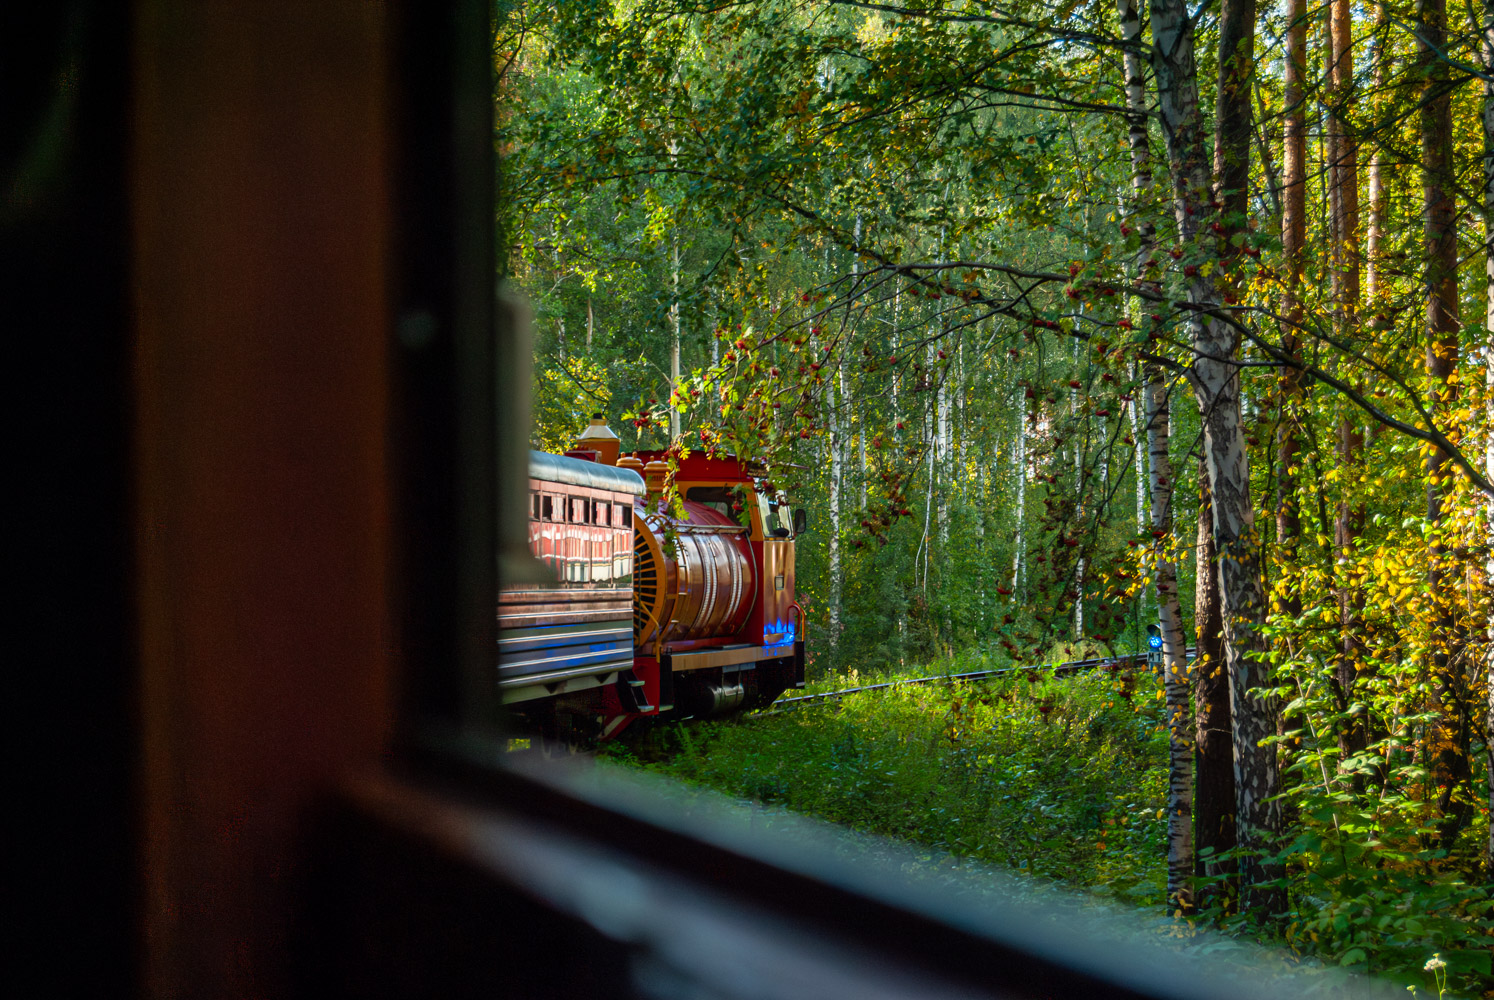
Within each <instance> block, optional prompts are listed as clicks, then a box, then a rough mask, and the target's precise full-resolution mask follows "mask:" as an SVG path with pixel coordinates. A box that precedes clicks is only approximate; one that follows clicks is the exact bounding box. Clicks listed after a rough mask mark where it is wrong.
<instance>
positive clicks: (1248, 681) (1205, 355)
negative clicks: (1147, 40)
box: [1151, 0, 1285, 915]
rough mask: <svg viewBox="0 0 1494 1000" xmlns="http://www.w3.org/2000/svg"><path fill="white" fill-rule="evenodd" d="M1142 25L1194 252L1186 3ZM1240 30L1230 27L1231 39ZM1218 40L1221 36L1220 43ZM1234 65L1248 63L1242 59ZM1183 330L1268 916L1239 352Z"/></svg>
mask: <svg viewBox="0 0 1494 1000" xmlns="http://www.w3.org/2000/svg"><path fill="white" fill-rule="evenodd" d="M1231 13H1235V11H1233V10H1232V11H1231ZM1151 23H1152V68H1153V74H1154V77H1155V79H1156V81H1157V94H1158V98H1159V105H1160V108H1161V119H1162V133H1163V136H1164V138H1165V139H1166V142H1167V153H1168V161H1169V167H1170V173H1171V174H1172V182H1173V203H1174V215H1175V218H1176V220H1177V225H1178V230H1179V234H1180V236H1181V237H1182V240H1183V242H1184V243H1195V245H1198V246H1202V245H1204V244H1201V243H1197V242H1196V241H1197V239H1198V235H1199V228H1200V226H1201V224H1202V222H1203V221H1204V219H1205V218H1206V214H1205V213H1206V212H1208V210H1209V205H1210V202H1211V201H1212V197H1211V190H1210V188H1211V184H1210V175H1209V166H1208V163H1207V161H1206V160H1205V158H1204V132H1203V121H1202V118H1201V115H1200V114H1199V108H1198V77H1197V70H1196V65H1195V60H1194V39H1193V22H1192V21H1191V20H1190V19H1189V16H1188V7H1187V5H1186V3H1184V2H1183V0H1153V3H1152V16H1151ZM1238 27H1239V25H1238V24H1232V25H1231V28H1232V29H1238ZM1225 34H1226V33H1225V32H1224V31H1223V30H1221V38H1223V37H1225ZM1222 47H1223V43H1221V48H1222ZM1241 55H1242V57H1243V58H1245V59H1247V60H1248V59H1253V54H1252V53H1250V52H1248V51H1247V52H1244V53H1242V54H1241ZM1221 62H1222V63H1223V64H1225V65H1226V66H1229V65H1230V64H1231V60H1230V58H1228V57H1226V56H1225V55H1221ZM1232 124H1238V123H1232ZM1188 300H1189V301H1190V302H1191V303H1192V304H1193V305H1194V306H1197V307H1201V308H1207V309H1213V308H1217V307H1218V305H1219V298H1218V292H1217V290H1216V288H1215V285H1214V281H1213V279H1212V277H1210V276H1208V275H1205V274H1203V273H1202V270H1200V272H1199V273H1198V274H1197V275H1196V276H1195V277H1193V278H1192V279H1191V280H1190V282H1189V284H1188ZM1191 326H1192V329H1191V331H1190V332H1191V334H1192V341H1193V350H1194V354H1195V357H1194V359H1193V363H1192V376H1193V378H1192V381H1193V388H1194V394H1195V397H1196V399H1197V402H1198V407H1199V412H1200V414H1201V419H1202V423H1203V428H1204V454H1205V456H1206V457H1207V462H1208V478H1209V488H1210V491H1211V495H1212V498H1213V531H1214V539H1215V543H1216V546H1217V551H1218V576H1219V589H1220V597H1221V602H1222V605H1223V612H1224V638H1225V664H1226V667H1227V670H1228V674H1229V682H1230V709H1231V718H1232V722H1233V733H1232V743H1233V747H1234V763H1235V796H1236V831H1237V835H1238V839H1239V844H1240V846H1241V847H1242V848H1244V849H1245V851H1246V852H1247V854H1246V856H1245V857H1243V858H1242V864H1241V875H1242V882H1243V885H1244V887H1245V891H1244V894H1243V897H1242V906H1243V907H1244V908H1246V909H1248V910H1253V911H1257V912H1263V915H1265V914H1272V913H1277V912H1280V911H1281V910H1282V909H1283V908H1284V904H1285V898H1284V894H1283V893H1282V892H1281V891H1280V890H1278V889H1275V888H1272V887H1269V886H1268V885H1267V883H1270V882H1274V881H1276V880H1277V879H1278V878H1280V877H1281V876H1282V874H1283V871H1282V867H1281V865H1280V864H1278V863H1274V862H1268V861H1265V860H1263V857H1264V856H1267V855H1271V854H1274V852H1275V851H1276V849H1277V846H1278V841H1279V839H1280V835H1281V831H1282V822H1281V806H1280V803H1278V802H1277V801H1276V796H1277V794H1278V793H1279V791H1280V787H1279V785H1280V781H1279V776H1278V772H1277V764H1276V748H1275V747H1274V746H1272V745H1270V744H1265V740H1267V739H1268V738H1269V737H1271V736H1274V735H1275V732H1276V713H1275V708H1274V705H1273V704H1272V703H1271V702H1270V701H1269V700H1268V699H1267V698H1265V697H1263V696H1261V695H1259V694H1257V693H1256V692H1257V690H1258V689H1260V688H1263V687H1264V686H1265V685H1266V681H1267V676H1266V670H1265V665H1264V664H1263V663H1261V662H1260V661H1259V660H1258V659H1257V658H1256V655H1257V654H1259V653H1261V652H1262V651H1263V648H1264V647H1263V643H1262V637H1261V634H1260V623H1261V622H1262V621H1263V620H1264V617H1265V589H1264V585H1263V582H1262V578H1261V567H1260V561H1259V557H1258V555H1257V548H1256V545H1257V538H1256V528H1255V512H1254V510H1253V509H1252V507H1251V503H1250V465H1249V462H1248V460H1247V455H1246V451H1245V433H1244V428H1243V426H1242V423H1241V419H1240V382H1239V378H1238V373H1237V369H1236V368H1235V366H1234V364H1232V359H1233V358H1234V357H1235V354H1236V351H1237V350H1238V346H1239V345H1238V343H1237V338H1236V336H1235V333H1234V331H1233V330H1232V329H1231V328H1230V327H1229V326H1227V325H1226V324H1224V323H1219V322H1214V321H1209V322H1201V321H1199V320H1198V319H1196V318H1195V319H1194V320H1193V321H1192V323H1191ZM1154 516H1155V515H1154ZM1263 744H1264V745H1263Z"/></svg>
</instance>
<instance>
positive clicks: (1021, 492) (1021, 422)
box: [1012, 393, 1027, 601]
mask: <svg viewBox="0 0 1494 1000" xmlns="http://www.w3.org/2000/svg"><path fill="white" fill-rule="evenodd" d="M1015 409H1016V411H1017V442H1016V445H1015V446H1014V448H1013V449H1012V450H1013V451H1014V452H1015V453H1016V462H1014V463H1013V464H1014V465H1015V466H1016V469H1017V554H1016V555H1015V556H1014V557H1013V558H1012V593H1013V594H1015V595H1016V599H1017V600H1018V601H1023V600H1026V598H1027V593H1026V591H1025V589H1024V588H1023V586H1022V583H1023V577H1024V574H1023V572H1022V571H1023V569H1025V566H1024V562H1025V560H1024V558H1023V557H1024V555H1025V554H1026V552H1027V522H1026V517H1027V417H1026V415H1025V414H1023V413H1022V394H1021V393H1018V394H1017V405H1016V407H1015Z"/></svg>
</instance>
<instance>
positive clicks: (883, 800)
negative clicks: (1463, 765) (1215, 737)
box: [603, 649, 1494, 996]
mask: <svg viewBox="0 0 1494 1000" xmlns="http://www.w3.org/2000/svg"><path fill="white" fill-rule="evenodd" d="M1063 652H1070V653H1072V655H1062V653H1063ZM1094 655H1102V651H1093V650H1088V649H1086V650H1083V651H1078V652H1074V651H1061V652H1060V655H1056V656H1054V657H1052V659H1053V660H1054V661H1055V662H1056V661H1058V660H1061V659H1072V658H1077V657H1078V656H1094ZM1009 665H1010V664H1009V663H1006V662H1002V661H999V660H994V659H993V658H988V657H982V656H980V655H974V656H963V657H956V658H954V659H951V660H947V661H943V662H941V663H939V664H935V665H932V666H917V667H908V668H905V669H903V670H901V671H889V672H885V673H876V674H858V673H857V672H856V671H854V670H852V671H849V672H848V673H846V674H843V675H839V676H830V677H825V678H822V679H820V680H819V681H817V682H815V683H813V684H811V685H810V686H809V687H807V688H806V690H805V692H804V693H811V694H812V693H819V692H823V691H832V690H838V689H842V688H847V687H856V686H864V685H869V684H877V683H882V682H886V681H895V680H899V679H907V678H908V677H929V676H943V677H947V676H948V675H952V674H959V673H965V672H970V671H975V670H981V669H990V668H994V667H1002V666H1009ZM1160 695H1161V690H1160V685H1158V684H1156V683H1155V681H1154V679H1153V678H1152V677H1151V676H1150V674H1149V673H1147V672H1146V671H1140V672H1137V673H1131V672H1129V671H1124V670H1116V671H1108V672H1107V671H1092V672H1088V673H1084V674H1077V675H1066V676H1064V677H1054V676H1053V675H1052V673H1051V671H1047V670H1036V671H1023V672H1019V673H1011V674H1003V675H1000V676H997V677H994V678H990V679H983V680H978V681H956V680H950V679H943V680H936V681H933V682H931V683H926V684H919V685H911V684H909V685H898V686H894V687H891V688H886V689H883V690H879V691H874V692H864V693H859V694H855V695H851V696H848V697H846V698H844V699H841V700H839V701H834V702H826V703H820V704H811V705H806V706H802V707H798V708H795V709H792V710H786V711H779V712H775V713H773V714H767V715H757V716H747V717H745V718H738V719H726V720H719V721H705V722H687V723H684V724H674V725H667V726H659V727H656V728H653V729H648V730H644V731H642V732H641V733H639V734H635V736H634V737H633V738H632V739H630V740H629V741H627V742H625V743H621V744H613V745H611V746H609V747H608V748H606V749H605V750H604V751H603V755H604V756H607V757H610V758H612V759H614V760H616V761H618V762H620V763H623V764H627V765H631V766H634V767H638V768H642V769H644V770H647V771H650V772H653V773H656V774H659V775H662V776H666V777H669V778H673V779H676V780H678V781H681V782H684V783H685V784H686V785H689V786H693V787H697V788H708V789H712V790H715V791H717V792H721V793H725V794H726V795H728V796H731V797H733V798H735V799H738V800H746V801H748V802H752V803H756V804H760V805H762V806H766V807H769V808H775V809H783V810H787V811H789V812H792V813H797V814H800V815H804V816H811V817H815V818H817V819H820V820H826V821H829V822H831V823H834V824H838V825H840V826H842V827H846V828H850V829H852V830H855V831H858V832H861V833H866V834H875V835H880V836H884V837H890V838H895V839H896V840H899V841H902V842H904V843H907V844H911V845H920V846H923V847H927V848H929V849H931V850H933V851H935V852H943V853H947V854H948V855H952V856H955V857H959V858H964V859H970V860H972V861H976V862H984V863H990V864H994V865H999V866H1002V867H1004V868H1005V869H1007V870H1010V871H1014V872H1018V873H1023V874H1026V875H1028V876H1034V877H1036V878H1038V879H1042V880H1052V881H1053V882H1056V883H1059V884H1062V885H1066V886H1069V887H1073V888H1079V889H1085V890H1088V891H1090V892H1092V893H1096V894H1099V895H1102V896H1107V897H1109V898H1111V899H1113V900H1115V901H1117V902H1119V903H1125V904H1134V905H1140V906H1148V907H1151V908H1152V913H1153V914H1160V913H1161V910H1162V907H1161V905H1160V904H1162V902H1163V901H1164V896H1165V881H1166V856H1167V850H1166V820H1165V804H1166V794H1167V733H1166V729H1165V727H1164V725H1163V716H1162V703H1161V700H1160ZM1309 763H1311V762H1310V761H1309ZM1302 766H1303V764H1302V762H1301V761H1297V760H1295V759H1294V760H1293V762H1292V766H1291V768H1289V773H1295V772H1296V770H1300V769H1301V767H1302ZM1311 793H1313V786H1312V785H1311V783H1310V782H1301V783H1294V785H1293V788H1292V791H1291V792H1290V793H1289V798H1291V799H1292V803H1291V804H1292V805H1293V806H1294V807H1295V808H1294V810H1293V811H1294V813H1295V815H1296V830H1295V835H1294V836H1293V838H1292V840H1291V843H1290V844H1289V845H1288V846H1287V847H1286V850H1285V854H1284V858H1283V860H1284V861H1286V863H1287V866H1288V870H1289V872H1290V873H1291V887H1290V892H1291V898H1292V906H1293V909H1292V913H1291V914H1290V915H1289V917H1288V918H1287V919H1286V920H1285V922H1284V923H1282V924H1281V925H1279V926H1276V927H1275V928H1274V930H1271V931H1270V932H1269V933H1264V937H1265V939H1266V940H1268V941H1272V942H1274V943H1276V944H1278V945H1280V946H1282V947H1284V948H1285V949H1286V950H1287V951H1288V952H1289V953H1295V954H1296V955H1297V956H1299V957H1301V958H1305V957H1309V956H1310V957H1312V958H1313V959H1314V960H1317V961H1322V962H1324V963H1326V964H1327V965H1341V966H1344V967H1347V968H1351V969H1355V970H1357V971H1361V972H1369V973H1372V974H1376V975H1381V976H1388V977H1390V978H1391V979H1393V980H1395V981H1398V982H1401V983H1402V984H1408V985H1413V986H1417V987H1419V988H1420V990H1421V992H1422V993H1423V994H1425V993H1427V992H1428V991H1430V993H1431V994H1432V995H1435V994H1436V992H1437V986H1438V985H1439V983H1438V979H1437V977H1438V975H1439V972H1438V971H1437V970H1436V969H1433V968H1432V966H1427V967H1426V968H1423V963H1425V962H1426V961H1427V960H1428V959H1429V958H1433V956H1434V955H1435V956H1436V957H1435V958H1433V963H1432V965H1436V964H1437V962H1441V961H1445V962H1446V969H1445V972H1444V973H1440V974H1442V976H1443V978H1442V980H1441V983H1440V985H1442V986H1443V987H1444V988H1446V987H1449V986H1450V987H1452V988H1453V989H1454V990H1458V991H1460V992H1462V993H1463V995H1483V996H1494V993H1488V992H1485V991H1487V990H1489V988H1490V986H1491V985H1494V983H1491V981H1490V979H1489V978H1488V956H1489V954H1490V950H1489V946H1490V944H1491V943H1494V922H1491V919H1490V918H1491V914H1490V905H1491V904H1490V903H1489V893H1488V891H1487V890H1486V889H1485V888H1483V887H1480V886H1477V885H1473V884H1470V883H1469V882H1468V881H1466V880H1464V879H1463V878H1459V877H1456V875H1455V873H1451V872H1449V873H1445V874H1443V875H1438V874H1437V868H1436V867H1435V866H1434V865H1433V864H1432V863H1431V862H1430V861H1428V860H1427V858H1426V857H1423V856H1422V855H1425V854H1426V853H1427V852H1426V851H1424V850H1423V851H1422V852H1421V853H1420V854H1416V855H1415V856H1410V855H1408V856H1407V857H1406V858H1401V857H1399V856H1398V855H1397V856H1392V854H1391V853H1387V850H1388V846H1389V845H1390V844H1391V843H1395V842H1398V840H1405V839H1407V837H1410V839H1411V840H1413V841H1414V837H1412V836H1411V835H1412V834H1415V833H1416V832H1417V831H1416V830H1409V832H1408V831H1403V830H1398V829H1385V830H1379V831H1378V832H1376V834H1375V838H1374V839H1375V840H1376V849H1375V850H1373V851H1371V852H1370V853H1369V854H1368V855H1365V856H1364V857H1363V858H1360V859H1359V860H1358V861H1356V860H1355V858H1354V857H1350V854H1351V853H1354V852H1351V851H1350V848H1351V847H1353V846H1354V845H1353V844H1351V843H1350V841H1351V840H1353V836H1352V832H1353V829H1357V828H1353V825H1352V823H1351V822H1350V821H1351V820H1354V819H1355V816H1356V815H1357V814H1352V813H1350V812H1344V811H1343V810H1341V809H1340V810H1338V812H1340V813H1343V814H1342V815H1336V814H1335V816H1329V817H1328V818H1323V817H1320V816H1319V815H1318V814H1319V813H1323V814H1324V815H1325V816H1326V815H1327V814H1328V813H1329V812H1333V810H1331V809H1330V808H1329V807H1330V806H1332V805H1333V803H1330V802H1328V801H1326V799H1324V798H1323V796H1321V795H1319V796H1318V797H1316V798H1315V797H1314V795H1313V794H1311ZM1351 828H1352V829H1351ZM1408 829H1409V828H1408ZM1401 834H1406V836H1405V837H1403V836H1400V835H1401ZM1361 839H1362V838H1361ZM1355 851H1358V848H1355ZM1358 853H1359V854H1363V853H1364V852H1363V851H1358ZM1371 862H1372V863H1371ZM1200 916H1201V919H1199V920H1196V921H1188V922H1179V925H1178V931H1179V933H1184V934H1186V933H1188V931H1187V930H1186V928H1185V926H1184V924H1185V923H1186V926H1187V927H1199V928H1201V927H1205V926H1210V925H1212V926H1216V927H1220V928H1221V929H1224V930H1226V931H1227V932H1230V933H1235V934H1243V935H1245V936H1246V937H1261V936H1262V935H1263V931H1262V929H1261V928H1252V927H1251V926H1248V925H1246V924H1244V923H1243V922H1242V921H1241V919H1240V918H1229V917H1225V916H1224V915H1223V914H1220V913H1206V914H1201V915H1200Z"/></svg>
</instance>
